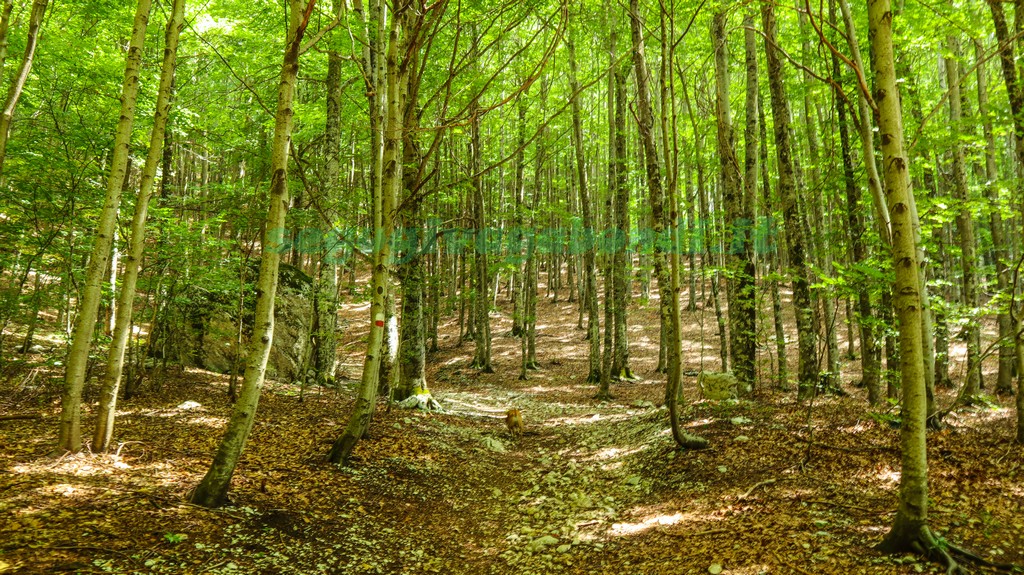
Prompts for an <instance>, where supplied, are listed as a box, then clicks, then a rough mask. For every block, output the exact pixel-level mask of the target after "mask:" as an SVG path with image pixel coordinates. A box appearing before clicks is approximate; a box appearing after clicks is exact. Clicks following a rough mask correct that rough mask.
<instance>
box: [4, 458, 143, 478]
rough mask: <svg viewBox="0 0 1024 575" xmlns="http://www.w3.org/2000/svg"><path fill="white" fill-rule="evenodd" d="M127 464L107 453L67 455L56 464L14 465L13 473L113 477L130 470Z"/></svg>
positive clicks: (52, 462) (41, 461) (48, 462)
mask: <svg viewBox="0 0 1024 575" xmlns="http://www.w3.org/2000/svg"><path fill="white" fill-rule="evenodd" d="M130 467H131V466H129V465H128V464H127V463H125V462H123V461H121V458H120V457H118V456H117V455H108V454H105V453H100V454H89V453H76V454H69V455H65V456H63V457H61V458H59V459H57V461H56V462H54V461H52V460H50V459H48V458H44V459H40V460H37V461H34V462H31V463H24V464H21V465H14V466H12V467H11V471H12V472H14V473H23V474H26V475H49V474H53V473H62V474H66V475H73V476H75V477H93V476H96V475H111V474H114V473H116V472H117V470H120V469H130Z"/></svg>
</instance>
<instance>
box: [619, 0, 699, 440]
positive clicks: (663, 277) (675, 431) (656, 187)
mask: <svg viewBox="0 0 1024 575" xmlns="http://www.w3.org/2000/svg"><path fill="white" fill-rule="evenodd" d="M629 11H630V30H631V31H632V37H633V67H634V76H635V78H636V89H637V108H638V116H637V124H638V127H639V129H640V140H641V144H642V146H643V148H644V159H645V160H646V165H645V168H646V173H647V188H648V191H649V193H650V199H651V210H652V212H653V216H654V217H653V228H654V229H653V232H654V237H661V235H662V234H663V233H664V231H665V214H664V209H665V197H664V191H663V189H662V186H661V166H660V165H658V149H657V146H656V145H655V143H654V114H653V112H652V110H651V88H650V84H649V80H648V78H649V75H648V70H647V61H646V58H645V57H644V40H643V26H642V24H641V22H640V13H639V7H638V0H630V2H629ZM673 215H675V214H673ZM675 219H676V218H674V217H673V218H672V225H673V227H675V226H674V224H675ZM672 251H673V252H674V251H676V250H674V249H673V250H672ZM666 259H667V258H666V257H665V252H664V251H663V248H662V247H661V246H660V245H659V246H657V247H656V248H655V254H654V273H655V274H656V275H657V277H658V291H659V292H660V297H661V298H662V299H663V300H665V301H667V302H668V305H665V306H662V308H661V309H662V318H661V321H662V324H663V325H665V326H666V328H667V329H666V330H665V331H666V336H667V338H666V339H667V340H668V346H667V347H668V349H667V351H668V379H667V383H666V391H665V398H666V399H667V400H668V402H669V405H668V407H669V413H670V418H671V420H670V424H671V426H672V437H673V438H674V439H675V441H676V444H677V445H678V446H679V447H684V448H687V449H703V448H705V447H707V446H708V442H707V440H706V439H704V438H702V437H698V436H695V435H690V434H689V433H686V432H685V431H683V429H682V427H681V426H680V424H679V414H678V405H677V403H678V397H679V386H680V379H681V377H682V340H681V338H680V336H679V333H680V325H679V324H680V319H679V292H678V283H679V282H678V279H676V281H675V282H673V281H672V278H671V270H669V267H668V266H667V265H666V264H667V263H668V262H666ZM673 261H674V262H675V263H676V265H677V266H678V262H679V257H678V254H675V255H674V257H673ZM676 277H677V278H678V275H677V276H676ZM666 314H671V317H665V315H666Z"/></svg>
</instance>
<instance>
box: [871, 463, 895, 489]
mask: <svg viewBox="0 0 1024 575" xmlns="http://www.w3.org/2000/svg"><path fill="white" fill-rule="evenodd" d="M875 479H878V480H879V481H881V482H882V483H884V484H886V486H887V487H888V488H895V487H896V486H898V485H899V483H900V471H899V470H898V469H892V468H889V467H883V468H882V469H879V470H878V472H877V473H875Z"/></svg>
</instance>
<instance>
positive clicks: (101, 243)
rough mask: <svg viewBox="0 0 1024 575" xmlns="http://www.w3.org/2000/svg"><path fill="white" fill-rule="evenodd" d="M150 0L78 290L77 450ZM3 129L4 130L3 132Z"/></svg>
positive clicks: (71, 411)
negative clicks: (84, 391)
mask: <svg viewBox="0 0 1024 575" xmlns="http://www.w3.org/2000/svg"><path fill="white" fill-rule="evenodd" d="M151 6H152V1H151V0H139V3H138V6H137V8H136V10H135V20H134V24H133V27H132V36H131V41H130V43H129V45H128V55H127V58H126V64H125V71H124V83H123V84H122V87H121V115H120V119H119V120H118V123H117V130H116V132H115V133H114V148H113V156H112V158H111V161H110V174H109V176H108V177H107V192H106V197H105V199H104V201H103V211H102V212H101V213H100V218H99V224H98V225H97V227H96V239H95V241H94V242H93V246H92V251H91V252H90V256H89V265H88V268H87V269H86V272H85V285H84V287H83V289H82V293H81V295H80V296H79V305H78V318H77V320H76V321H75V328H74V332H73V334H72V337H71V349H70V350H69V351H68V359H67V367H66V368H65V371H64V392H63V394H62V395H61V401H60V407H61V412H60V432H59V437H58V440H57V448H58V450H64V451H78V450H79V449H81V447H82V436H81V434H82V430H81V402H82V387H83V386H84V384H85V368H86V364H87V363H88V362H89V348H90V346H91V345H92V336H93V331H94V329H95V327H96V316H97V314H98V312H99V307H100V298H101V296H102V290H103V286H102V283H103V276H104V274H105V272H106V271H107V264H108V262H109V261H110V249H111V246H112V245H113V242H114V233H115V230H114V226H115V224H116V221H117V210H118V206H119V205H120V204H121V190H122V187H123V184H124V180H125V176H126V174H127V167H128V147H129V145H130V142H131V135H132V125H133V123H134V120H135V104H136V101H137V99H138V94H139V69H140V68H141V66H142V45H143V42H144V41H145V39H146V25H147V23H148V22H149V9H150V7H151ZM2 131H3V130H0V132H2Z"/></svg>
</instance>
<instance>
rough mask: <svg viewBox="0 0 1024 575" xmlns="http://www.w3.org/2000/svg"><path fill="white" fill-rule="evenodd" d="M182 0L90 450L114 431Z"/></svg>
mask: <svg viewBox="0 0 1024 575" xmlns="http://www.w3.org/2000/svg"><path fill="white" fill-rule="evenodd" d="M184 12H185V0H174V2H173V4H172V5H171V15H170V18H168V19H167V30H166V32H165V33H164V61H163V67H162V71H161V75H160V90H159V92H158V93H157V99H156V113H155V117H154V118H153V130H152V132H151V134H150V138H149V152H148V154H147V155H146V164H145V166H144V167H143V169H142V179H141V182H140V184H139V196H138V198H137V199H136V200H135V214H134V215H133V216H132V227H131V238H130V239H129V240H128V254H127V256H126V257H125V259H124V272H123V273H122V278H121V289H120V291H119V292H118V295H117V305H116V306H114V309H115V310H116V312H115V314H116V317H115V320H114V321H115V325H114V333H113V336H112V338H111V342H110V349H109V351H108V353H107V371H106V375H105V376H104V378H103V389H102V391H101V392H100V404H99V409H98V411H97V416H96V431H95V433H94V434H93V439H92V450H93V451H94V452H96V451H104V450H106V449H107V447H109V445H110V439H111V436H112V435H113V433H114V413H115V409H116V406H117V392H118V388H119V387H120V386H121V374H122V371H123V367H124V350H125V344H127V343H128V337H129V336H130V335H131V325H132V307H133V305H134V301H135V284H136V282H137V280H138V279H139V265H140V264H141V263H142V250H143V248H144V247H145V244H146V217H147V215H148V208H149V199H150V197H151V196H152V195H153V189H154V181H155V179H156V169H157V166H158V165H159V164H160V162H161V161H162V160H163V146H164V133H165V131H166V128H167V117H168V115H169V114H170V111H171V85H172V84H173V83H174V62H175V59H176V57H177V54H178V36H179V35H180V33H181V28H182V25H183V21H184Z"/></svg>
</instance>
